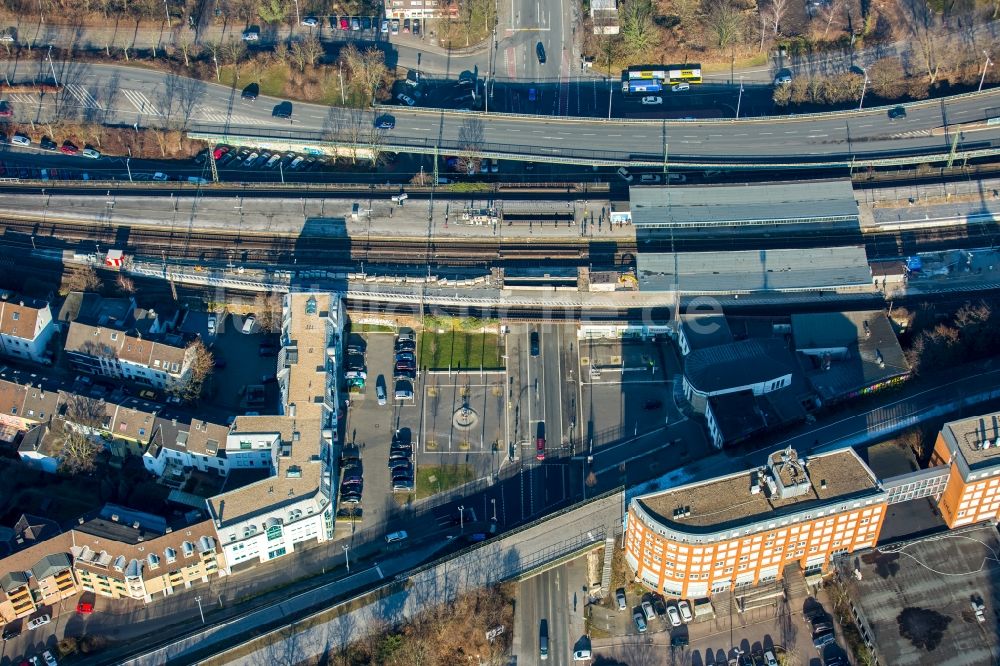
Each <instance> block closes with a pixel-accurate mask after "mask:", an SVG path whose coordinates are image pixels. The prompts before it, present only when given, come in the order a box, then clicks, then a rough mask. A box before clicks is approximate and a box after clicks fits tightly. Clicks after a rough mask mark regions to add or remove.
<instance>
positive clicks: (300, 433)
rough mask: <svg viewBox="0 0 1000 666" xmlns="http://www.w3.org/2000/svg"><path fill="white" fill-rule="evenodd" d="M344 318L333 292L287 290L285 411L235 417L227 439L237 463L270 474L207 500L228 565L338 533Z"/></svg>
mask: <svg viewBox="0 0 1000 666" xmlns="http://www.w3.org/2000/svg"><path fill="white" fill-rule="evenodd" d="M345 317H346V315H345V313H344V309H343V304H342V302H341V301H340V299H339V297H337V296H336V295H334V294H327V293H292V294H289V295H287V296H285V299H284V303H283V309H282V327H281V345H282V349H281V351H280V352H279V354H278V375H277V377H278V387H279V391H280V396H281V397H280V404H281V405H282V409H283V412H282V414H281V415H280V416H241V417H237V419H236V421H235V422H234V424H233V427H232V430H231V431H230V433H229V435H228V437H227V439H226V445H225V447H226V457H227V458H228V459H230V464H231V465H234V466H235V465H251V466H256V465H259V464H262V463H263V464H266V465H267V468H268V469H269V471H270V473H271V475H270V476H269V477H268V478H267V479H264V480H261V481H258V482H256V483H253V484H250V485H247V486H244V487H242V488H238V489H236V490H233V491H231V492H226V493H222V494H221V495H216V496H215V497H212V498H210V499H209V500H208V508H209V513H210V515H211V516H212V519H213V520H214V521H215V526H216V530H217V531H218V535H219V541H220V543H221V544H222V549H223V553H224V555H225V559H226V562H228V563H229V565H230V567H238V566H239V565H241V564H244V563H253V562H266V561H268V560H272V559H275V558H278V557H281V556H283V555H285V554H287V553H290V552H292V551H293V550H294V549H295V544H297V543H300V542H304V541H312V540H317V541H326V540H327V539H330V538H332V537H333V528H334V520H335V515H334V505H335V501H334V500H335V497H334V494H335V492H336V485H335V484H336V478H337V472H336V464H337V463H336V461H337V458H338V455H339V450H338V449H339V443H338V441H337V427H338V424H337V407H338V405H339V397H338V383H339V380H340V377H339V373H338V368H339V365H340V354H341V351H340V350H341V347H342V339H341V338H342V334H341V331H342V328H343V326H344V324H345Z"/></svg>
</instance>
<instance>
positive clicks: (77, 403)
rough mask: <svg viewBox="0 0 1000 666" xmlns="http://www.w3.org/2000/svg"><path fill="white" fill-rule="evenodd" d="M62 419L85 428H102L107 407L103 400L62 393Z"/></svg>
mask: <svg viewBox="0 0 1000 666" xmlns="http://www.w3.org/2000/svg"><path fill="white" fill-rule="evenodd" d="M63 395H64V401H63V404H62V410H61V412H62V415H63V418H64V419H65V420H66V421H68V422H69V423H73V424H75V425H79V426H84V427H87V428H95V429H99V428H104V427H105V421H106V420H107V416H108V412H107V405H106V403H105V402H104V401H103V400H98V399H96V398H91V397H90V396H86V395H80V394H78V393H64V394H63Z"/></svg>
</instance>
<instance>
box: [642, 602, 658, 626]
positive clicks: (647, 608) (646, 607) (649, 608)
mask: <svg viewBox="0 0 1000 666" xmlns="http://www.w3.org/2000/svg"><path fill="white" fill-rule="evenodd" d="M642 612H643V613H645V614H646V621H647V622H652V621H653V620H654V619H656V611H654V610H653V604H651V603H649V602H648V601H643V602H642Z"/></svg>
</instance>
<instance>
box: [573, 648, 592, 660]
mask: <svg viewBox="0 0 1000 666" xmlns="http://www.w3.org/2000/svg"><path fill="white" fill-rule="evenodd" d="M588 659H591V654H590V650H577V651H576V652H574V653H573V661H587V660H588Z"/></svg>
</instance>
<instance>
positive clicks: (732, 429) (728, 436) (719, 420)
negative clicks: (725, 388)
mask: <svg viewBox="0 0 1000 666" xmlns="http://www.w3.org/2000/svg"><path fill="white" fill-rule="evenodd" d="M708 404H709V406H711V408H712V414H713V416H715V424H716V425H717V426H718V428H719V433H720V434H721V435H722V441H723V443H725V444H729V443H733V442H737V441H739V440H742V439H745V438H747V437H749V436H750V435H753V434H755V433H758V432H760V431H762V430H764V428H766V427H767V423H766V422H765V421H764V415H763V414H762V413H761V410H760V409H759V408H758V407H757V400H756V399H755V398H754V395H753V392H751V391H737V392H736V393H724V394H722V395H717V396H713V397H711V398H709V399H708Z"/></svg>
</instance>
